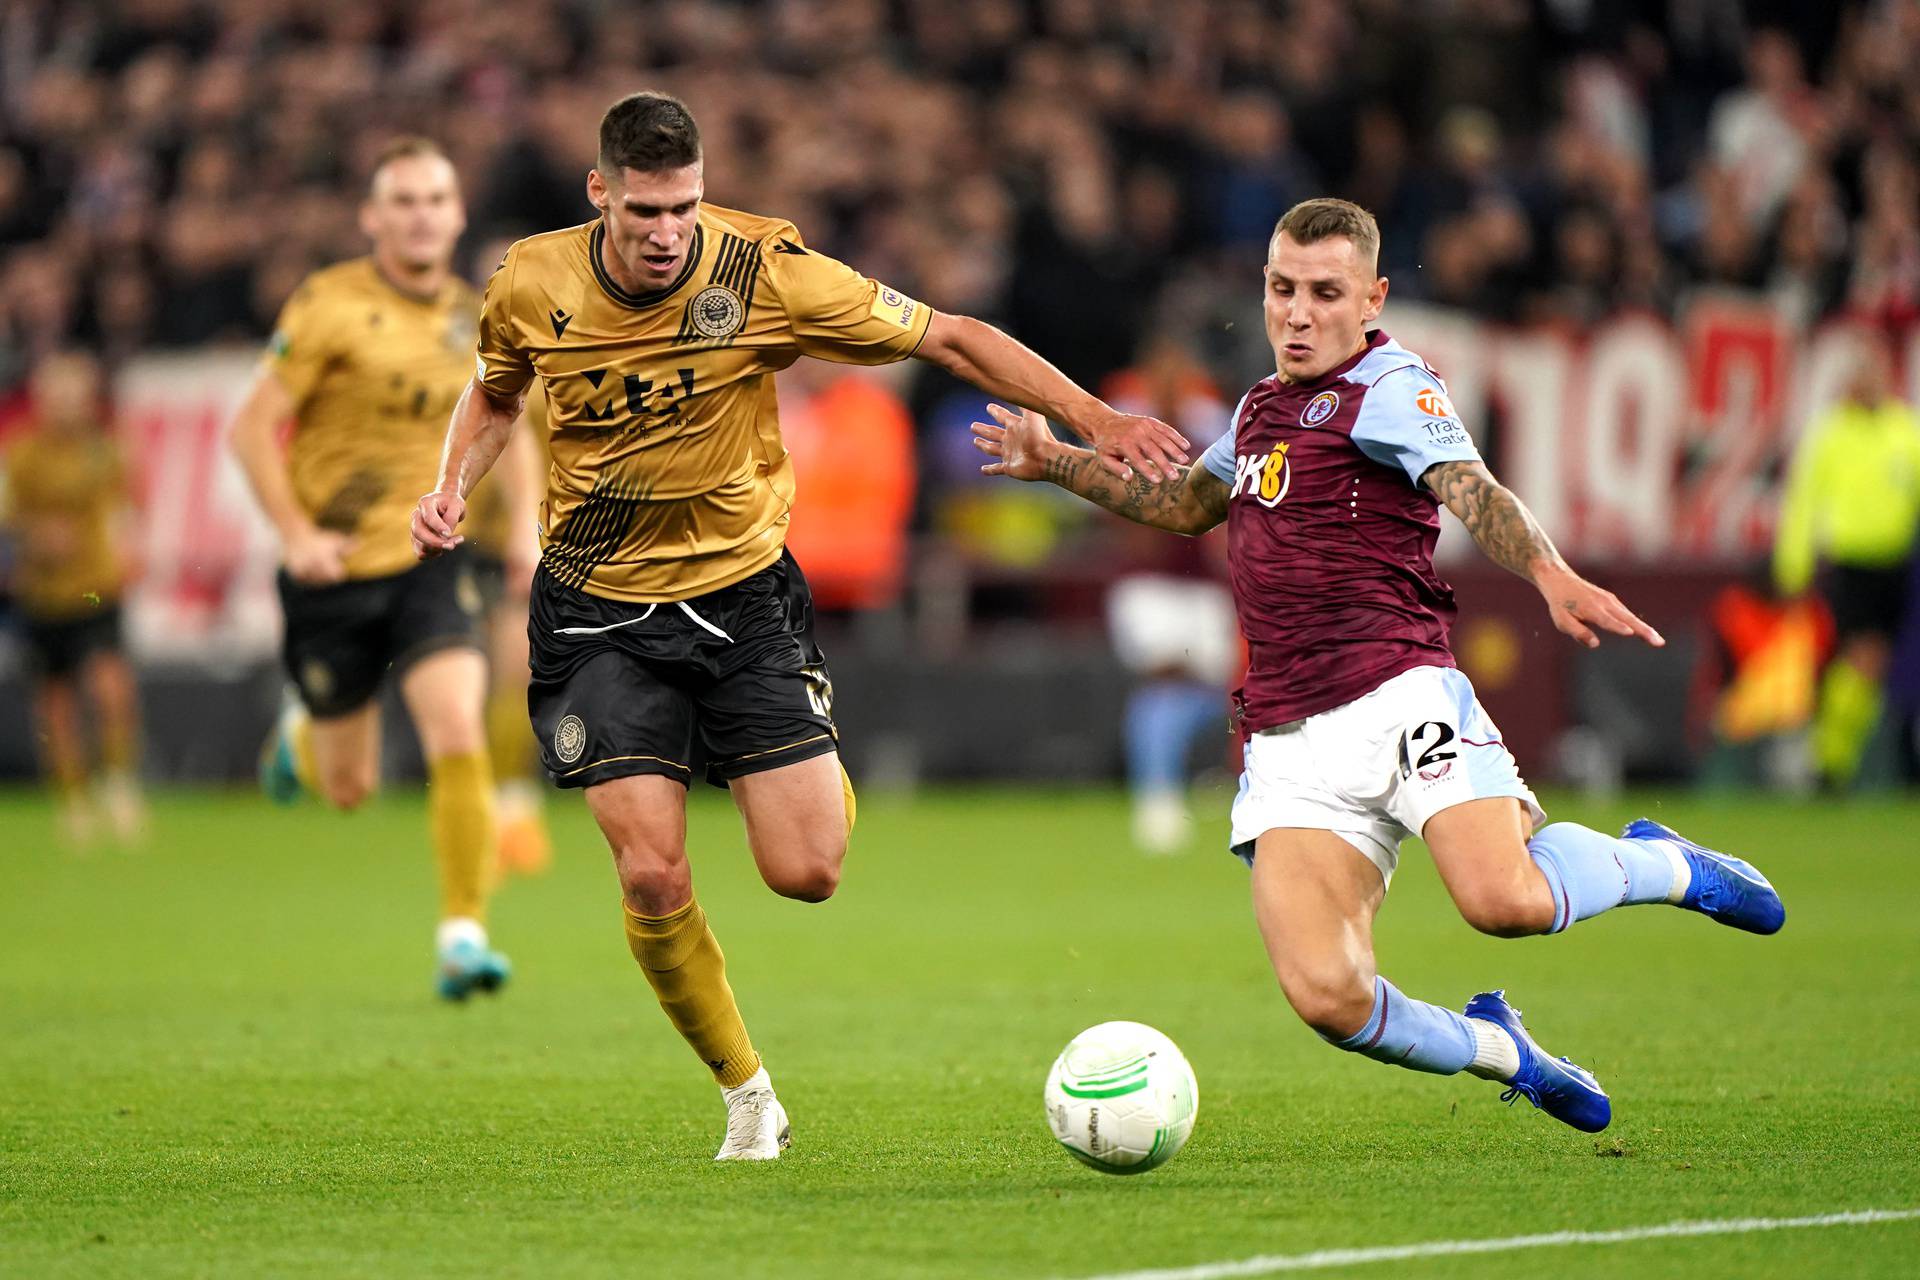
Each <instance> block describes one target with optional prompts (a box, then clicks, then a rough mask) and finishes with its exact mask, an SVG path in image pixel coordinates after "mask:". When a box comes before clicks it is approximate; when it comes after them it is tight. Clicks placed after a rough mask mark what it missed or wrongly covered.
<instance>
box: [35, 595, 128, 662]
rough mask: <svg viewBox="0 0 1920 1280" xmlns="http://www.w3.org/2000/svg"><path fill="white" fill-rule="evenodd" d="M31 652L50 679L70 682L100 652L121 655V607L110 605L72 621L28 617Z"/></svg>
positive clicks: (71, 619) (69, 619)
mask: <svg viewBox="0 0 1920 1280" xmlns="http://www.w3.org/2000/svg"><path fill="white" fill-rule="evenodd" d="M26 622H27V652H28V653H29V654H31V655H32V656H33V670H34V672H35V673H36V674H38V675H39V676H41V677H42V678H43V679H47V680H67V679H71V678H72V677H73V676H74V675H76V674H78V672H79V670H80V668H82V667H84V666H86V665H87V659H89V658H91V657H93V655H94V654H96V653H118V652H120V606H119V605H117V604H110V605H107V606H105V607H103V608H100V609H97V610H95V611H94V612H92V613H84V614H81V615H79V616H78V617H72V618H36V617H34V616H33V615H31V614H29V615H27V620H26Z"/></svg>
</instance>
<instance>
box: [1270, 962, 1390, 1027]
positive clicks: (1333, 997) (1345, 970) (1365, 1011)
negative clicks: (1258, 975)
mask: <svg viewBox="0 0 1920 1280" xmlns="http://www.w3.org/2000/svg"><path fill="white" fill-rule="evenodd" d="M1275 971H1276V973H1277V974H1278V976H1279V979H1280V990H1281V991H1282V992H1284V993H1285V995H1286V997H1287V1003H1288V1004H1290V1005H1292V1006H1293V1011H1294V1012H1295V1013H1297V1014H1299V1015H1300V1020H1301V1021H1302V1022H1304V1023H1306V1024H1307V1025H1308V1026H1309V1027H1312V1028H1313V1029H1314V1031H1315V1032H1317V1033H1318V1034H1319V1035H1320V1036H1321V1038H1322V1039H1325V1040H1330V1041H1333V1042H1335V1043H1338V1042H1339V1041H1342V1040H1346V1039H1350V1038H1351V1037H1352V1036H1353V1035H1355V1034H1356V1033H1357V1032H1359V1030H1360V1029H1361V1028H1362V1027H1364V1026H1366V1025H1367V1020H1368V1019H1369V1018H1371V1017H1372V1016H1373V975H1372V974H1370V973H1367V972H1365V971H1364V970H1362V969H1361V967H1360V966H1359V965H1357V964H1354V963H1353V962H1352V961H1351V960H1349V959H1347V958H1344V957H1340V956H1326V957H1311V958H1302V959H1300V960H1298V961H1289V962H1286V963H1284V964H1279V965H1276V967H1275Z"/></svg>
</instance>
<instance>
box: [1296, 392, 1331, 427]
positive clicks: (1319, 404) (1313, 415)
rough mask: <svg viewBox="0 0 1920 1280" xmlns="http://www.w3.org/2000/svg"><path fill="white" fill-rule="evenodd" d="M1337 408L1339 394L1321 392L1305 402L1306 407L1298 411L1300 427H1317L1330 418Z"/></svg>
mask: <svg viewBox="0 0 1920 1280" xmlns="http://www.w3.org/2000/svg"><path fill="white" fill-rule="evenodd" d="M1339 407H1340V393H1339V392H1337V391H1322V392H1321V393H1320V394H1319V395H1317V396H1315V397H1314V398H1313V399H1311V400H1309V401H1307V407H1306V408H1304V409H1302V410H1301V411H1300V425H1301V426H1303V427H1317V426H1319V425H1320V424H1321V423H1323V422H1325V421H1326V420H1327V419H1328V418H1331V417H1332V416H1333V412H1334V410H1336V409H1338V408H1339Z"/></svg>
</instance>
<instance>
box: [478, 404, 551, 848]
mask: <svg viewBox="0 0 1920 1280" xmlns="http://www.w3.org/2000/svg"><path fill="white" fill-rule="evenodd" d="M526 416H527V426H528V430H526V431H516V432H515V433H514V437H513V448H512V449H511V450H510V451H509V454H508V457H507V458H506V459H503V463H506V462H511V463H512V464H513V465H515V466H516V467H519V468H520V469H521V470H522V471H523V473H524V474H522V475H521V476H520V477H518V478H517V479H516V480H515V482H514V483H515V484H516V485H518V486H520V492H522V493H524V494H528V495H531V494H533V493H536V492H537V491H538V489H539V486H540V485H541V484H542V483H544V479H545V476H544V472H545V466H546V458H545V455H544V453H542V451H541V450H539V449H538V448H537V447H536V445H537V443H538V440H539V433H541V432H544V431H545V430H546V405H545V404H544V403H543V402H542V401H541V399H540V397H539V396H538V395H530V396H528V397H527V415H526ZM509 487H510V486H507V485H503V484H500V483H497V482H496V483H491V484H485V485H482V486H481V487H480V488H479V490H478V491H476V494H475V497H476V499H477V500H476V502H475V503H474V504H473V505H472V507H471V508H470V509H469V510H468V512H467V522H468V526H469V527H468V530H467V543H468V545H467V552H468V555H469V556H470V557H471V560H472V564H473V571H474V577H475V579H476V581H478V582H479V584H480V598H481V600H482V602H483V603H484V605H485V609H484V612H483V615H482V618H481V632H482V636H483V638H484V640H485V642H486V646H487V681H488V683H487V707H486V730H487V759H488V761H489V762H490V763H491V764H492V766H493V794H494V808H495V814H496V817H497V820H498V825H499V831H500V839H499V849H500V857H499V869H500V871H501V872H502V873H503V874H505V873H512V874H517V875H536V874H538V873H540V872H542V871H545V870H546V869H547V866H548V864H549V863H550V862H551V861H552V860H553V841H552V838H551V837H550V836H549V835H548V834H547V819H546V803H545V801H546V783H545V780H544V779H542V778H540V777H539V776H538V774H539V757H538V754H537V753H536V752H535V750H534V742H533V734H532V733H531V732H530V731H529V730H528V728H527V591H528V588H529V586H530V585H531V582H532V564H531V559H530V556H529V554H528V553H530V552H531V551H532V550H533V549H534V545H533V533H532V529H531V528H530V525H531V521H532V513H531V510H530V508H531V506H532V503H531V502H524V503H523V504H522V508H523V509H522V510H521V511H520V512H519V513H518V515H516V514H515V512H513V511H511V510H509V507H510V506H511V504H510V503H509V502H508V500H507V490H508V488H509Z"/></svg>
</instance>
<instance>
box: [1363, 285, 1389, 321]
mask: <svg viewBox="0 0 1920 1280" xmlns="http://www.w3.org/2000/svg"><path fill="white" fill-rule="evenodd" d="M1386 305H1387V278H1386V277H1385V276H1381V277H1380V278H1379V279H1378V280H1375V281H1374V282H1373V289H1372V291H1371V292H1369V293H1368V294H1367V309H1366V312H1365V313H1364V314H1365V318H1366V319H1367V320H1368V321H1369V322H1371V321H1374V320H1378V319H1379V318H1380V309H1381V308H1382V307H1384V306H1386Z"/></svg>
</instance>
